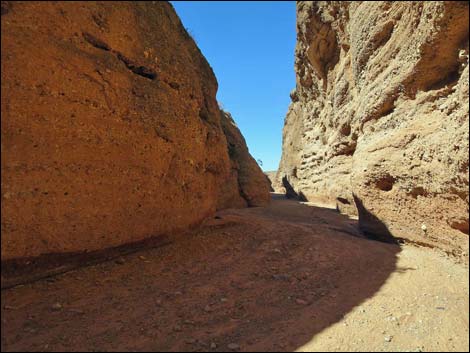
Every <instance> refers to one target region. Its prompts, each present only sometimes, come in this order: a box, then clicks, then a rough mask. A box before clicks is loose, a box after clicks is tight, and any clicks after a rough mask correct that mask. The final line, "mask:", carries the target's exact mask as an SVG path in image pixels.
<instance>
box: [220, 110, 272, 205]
mask: <svg viewBox="0 0 470 353" xmlns="http://www.w3.org/2000/svg"><path fill="white" fill-rule="evenodd" d="M221 123H222V130H223V131H224V134H225V136H226V138H227V148H228V155H229V157H230V160H231V173H230V177H229V180H228V181H227V183H226V184H225V187H224V191H223V192H222V193H221V196H222V197H221V199H220V200H219V202H220V204H219V208H229V207H233V206H234V205H236V206H239V207H246V206H250V207H257V206H266V205H267V204H268V203H269V201H270V199H271V195H270V194H269V192H266V191H269V190H270V184H269V180H268V179H267V178H266V176H265V175H264V173H263V172H262V171H261V169H260V167H259V166H258V163H256V161H255V159H254V158H253V157H252V156H251V155H250V153H249V151H248V147H247V146H246V142H245V138H244V137H243V135H242V134H241V132H240V130H239V129H238V127H237V125H236V123H235V121H234V120H233V118H232V115H231V114H230V113H228V112H225V111H223V110H221Z"/></svg>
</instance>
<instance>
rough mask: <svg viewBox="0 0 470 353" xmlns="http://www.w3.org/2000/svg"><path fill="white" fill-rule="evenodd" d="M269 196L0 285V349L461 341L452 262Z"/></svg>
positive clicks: (458, 285)
mask: <svg viewBox="0 0 470 353" xmlns="http://www.w3.org/2000/svg"><path fill="white" fill-rule="evenodd" d="M272 197H273V200H272V202H271V205H270V206H268V207H266V208H248V209H229V210H225V211H221V212H219V213H218V214H217V215H216V216H215V217H214V218H212V219H209V220H208V221H206V222H205V224H203V225H202V226H201V227H199V228H198V229H195V230H192V231H190V232H188V233H186V234H180V235H178V236H174V237H173V238H171V239H169V240H170V241H169V243H168V244H167V245H165V246H161V247H157V248H153V249H145V250H142V251H138V252H136V253H133V254H130V255H127V256H124V257H122V258H119V259H117V260H116V259H115V260H112V261H108V262H104V263H101V264H97V265H93V266H89V267H83V268H79V269H77V270H74V271H70V272H67V273H64V274H62V275H59V276H57V277H51V278H48V279H44V280H40V281H37V282H34V283H31V284H26V285H22V286H18V287H15V288H12V289H7V290H3V291H2V304H3V305H2V327H1V328H2V350H5V351H13V350H23V351H24V350H29V351H39V350H46V351H60V350H66V351H67V350H73V351H80V350H85V351H103V350H106V351H113V350H129V351H133V350H142V351H145V350H154V351H162V350H171V351H178V350H180V351H206V350H211V351H226V350H227V349H228V350H241V351H253V350H256V351H262V350H267V351H276V350H288V351H291V350H302V349H308V350H322V349H333V350H355V349H359V350H360V349H361V347H362V349H365V347H367V348H368V349H377V350H415V349H420V350H421V349H426V350H432V349H459V348H460V349H462V347H465V344H467V345H468V338H465V336H466V335H465V332H466V330H468V321H466V318H465V313H466V312H468V300H466V298H468V282H467V281H466V271H465V268H464V267H463V266H461V265H457V264H455V263H453V262H452V261H451V260H450V259H449V258H446V257H441V256H440V255H439V253H437V252H433V251H429V250H427V251H425V250H421V249H419V248H415V247H408V246H405V247H403V248H400V247H399V246H397V245H392V244H386V243H381V242H377V241H371V240H367V239H364V238H361V237H359V233H358V232H357V224H356V222H357V221H356V220H354V219H350V218H348V217H347V216H344V215H341V214H339V213H337V212H336V211H335V210H332V209H328V208H321V207H316V206H312V205H309V204H304V203H300V202H297V201H293V200H287V199H285V198H284V197H283V196H282V195H279V194H272ZM403 292H406V294H407V295H406V296H404V295H403ZM437 298H439V299H437ZM436 308H437V309H436ZM456 320H457V321H459V320H460V321H459V322H456ZM437 327H438V329H437V330H435V328H437ZM384 337H385V338H384ZM430 337H432V340H431V339H430ZM465 340H467V341H466V342H465ZM404 342H405V343H404ZM454 344H457V345H458V346H454Z"/></svg>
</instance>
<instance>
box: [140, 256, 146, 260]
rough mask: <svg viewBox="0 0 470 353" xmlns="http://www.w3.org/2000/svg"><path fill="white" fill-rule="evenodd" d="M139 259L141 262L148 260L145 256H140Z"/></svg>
mask: <svg viewBox="0 0 470 353" xmlns="http://www.w3.org/2000/svg"><path fill="white" fill-rule="evenodd" d="M139 259H141V260H147V258H146V257H145V256H139Z"/></svg>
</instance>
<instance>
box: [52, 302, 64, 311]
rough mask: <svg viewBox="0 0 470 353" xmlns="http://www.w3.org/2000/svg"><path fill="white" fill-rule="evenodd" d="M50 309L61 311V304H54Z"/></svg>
mask: <svg viewBox="0 0 470 353" xmlns="http://www.w3.org/2000/svg"><path fill="white" fill-rule="evenodd" d="M51 309H52V310H54V311H59V310H62V304H60V303H54V304H52V306H51Z"/></svg>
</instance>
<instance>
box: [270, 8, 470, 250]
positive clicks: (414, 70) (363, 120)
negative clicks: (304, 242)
mask: <svg viewBox="0 0 470 353" xmlns="http://www.w3.org/2000/svg"><path fill="white" fill-rule="evenodd" d="M468 23H469V5H468V3H466V2H458V3H449V2H444V1H429V2H417V3H410V2H330V1H322V2H311V1H305V2H304V1H300V2H298V4H297V32H298V35H297V47H296V53H295V55H296V57H295V71H296V75H297V84H296V89H295V92H293V93H291V97H292V103H291V105H290V107H289V111H288V113H287V116H286V120H285V126H284V131H283V155H282V160H281V163H280V167H279V171H278V173H277V176H276V178H275V179H276V180H278V181H281V180H282V181H283V182H284V186H286V189H287V188H289V190H292V192H291V193H294V194H296V195H302V196H304V197H305V198H306V199H308V200H309V201H314V202H315V201H319V202H322V203H328V204H331V205H332V206H336V207H337V209H338V210H339V211H341V212H343V213H347V214H358V215H359V220H360V226H361V228H362V230H363V231H364V232H365V233H367V234H369V235H370V236H371V237H378V238H381V239H383V240H389V241H390V240H393V239H395V238H397V237H398V238H404V239H405V240H408V241H411V242H415V243H418V244H427V245H428V246H439V247H441V248H444V249H445V250H446V251H448V252H450V253H454V254H456V255H461V254H462V251H463V250H464V249H465V248H467V247H468V232H469V230H468V229H469V226H468V224H469V221H468V219H469V218H468V211H469V190H468V185H469V175H468V172H469V162H468V161H469V158H468V148H469V135H468V124H469V91H468V87H469V85H468V80H469V78H468V70H469V69H468V47H469V24H468ZM422 224H425V225H426V229H422V228H421V225H422Z"/></svg>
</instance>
